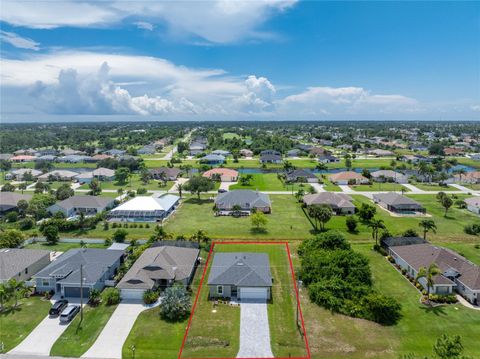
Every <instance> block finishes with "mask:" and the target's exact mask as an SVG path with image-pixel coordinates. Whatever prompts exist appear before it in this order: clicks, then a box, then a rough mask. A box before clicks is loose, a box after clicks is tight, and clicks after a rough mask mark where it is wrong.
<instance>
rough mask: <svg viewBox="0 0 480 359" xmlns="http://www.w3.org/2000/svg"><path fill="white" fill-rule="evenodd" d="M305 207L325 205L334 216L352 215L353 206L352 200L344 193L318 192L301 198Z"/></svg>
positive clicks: (353, 211)
mask: <svg viewBox="0 0 480 359" xmlns="http://www.w3.org/2000/svg"><path fill="white" fill-rule="evenodd" d="M303 203H304V204H305V205H306V206H311V205H326V206H329V207H330V208H331V209H332V211H333V212H335V213H336V214H354V213H355V205H354V204H353V202H352V198H351V197H350V196H349V195H347V194H345V193H333V192H320V193H315V194H307V195H305V196H304V197H303Z"/></svg>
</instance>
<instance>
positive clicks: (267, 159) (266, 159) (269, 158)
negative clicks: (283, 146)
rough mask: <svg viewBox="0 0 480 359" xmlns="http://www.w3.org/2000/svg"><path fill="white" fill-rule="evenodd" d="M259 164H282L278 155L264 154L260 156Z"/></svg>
mask: <svg viewBox="0 0 480 359" xmlns="http://www.w3.org/2000/svg"><path fill="white" fill-rule="evenodd" d="M260 163H282V156H281V155H280V154H273V153H272V154H270V153H265V154H261V155H260Z"/></svg>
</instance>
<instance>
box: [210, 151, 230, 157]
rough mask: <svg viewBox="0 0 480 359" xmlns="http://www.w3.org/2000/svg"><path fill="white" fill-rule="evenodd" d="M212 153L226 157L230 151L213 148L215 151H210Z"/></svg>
mask: <svg viewBox="0 0 480 359" xmlns="http://www.w3.org/2000/svg"><path fill="white" fill-rule="evenodd" d="M212 155H217V156H223V157H227V156H230V155H231V153H230V152H229V151H224V150H215V151H212Z"/></svg>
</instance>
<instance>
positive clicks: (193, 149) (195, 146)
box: [188, 142, 207, 156]
mask: <svg viewBox="0 0 480 359" xmlns="http://www.w3.org/2000/svg"><path fill="white" fill-rule="evenodd" d="M206 148H207V145H206V144H204V143H199V142H192V143H191V144H190V146H189V148H188V151H189V153H190V156H196V155H198V154H200V153H203V151H205V149H206Z"/></svg>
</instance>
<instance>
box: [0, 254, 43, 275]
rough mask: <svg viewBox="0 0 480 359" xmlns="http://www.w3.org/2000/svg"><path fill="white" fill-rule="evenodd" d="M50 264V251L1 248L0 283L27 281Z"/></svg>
mask: <svg viewBox="0 0 480 359" xmlns="http://www.w3.org/2000/svg"><path fill="white" fill-rule="evenodd" d="M49 264H50V251H44V250H41V249H23V248H1V249H0V283H3V282H7V281H9V280H10V279H15V280H17V281H25V280H28V279H30V278H31V277H32V275H34V274H35V273H37V272H38V271H40V270H41V269H43V268H45V267H46V266H47V265H49Z"/></svg>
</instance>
